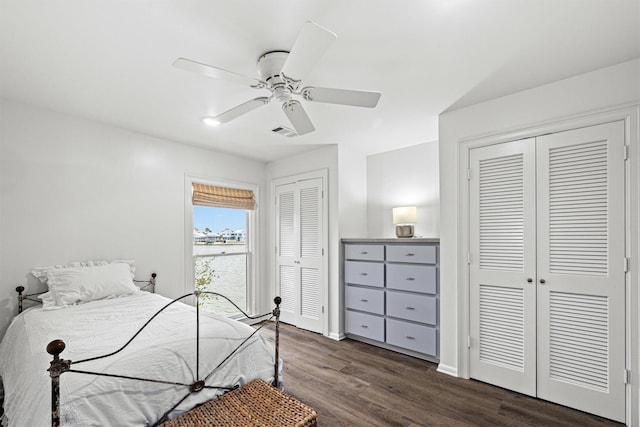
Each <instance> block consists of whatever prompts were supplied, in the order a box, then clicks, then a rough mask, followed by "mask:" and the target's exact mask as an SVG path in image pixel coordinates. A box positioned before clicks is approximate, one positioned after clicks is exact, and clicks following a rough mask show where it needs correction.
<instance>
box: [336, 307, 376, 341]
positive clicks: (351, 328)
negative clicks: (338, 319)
mask: <svg viewBox="0 0 640 427" xmlns="http://www.w3.org/2000/svg"><path fill="white" fill-rule="evenodd" d="M344 329H345V332H346V333H348V334H354V335H359V336H361V337H365V338H369V339H372V340H376V341H384V318H383V317H378V316H374V315H373V314H365V313H356V312H355V311H348V310H347V312H346V313H345V324H344Z"/></svg>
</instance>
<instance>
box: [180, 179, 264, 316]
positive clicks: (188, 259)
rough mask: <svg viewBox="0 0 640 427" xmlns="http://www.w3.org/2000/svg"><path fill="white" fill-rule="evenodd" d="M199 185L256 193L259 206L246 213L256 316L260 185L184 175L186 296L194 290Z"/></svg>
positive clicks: (250, 293) (250, 301)
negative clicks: (196, 191)
mask: <svg viewBox="0 0 640 427" xmlns="http://www.w3.org/2000/svg"><path fill="white" fill-rule="evenodd" d="M194 183H200V184H206V185H214V186H219V187H229V188H238V189H241V190H251V191H253V193H254V196H255V199H256V204H255V208H254V209H253V210H245V211H246V212H247V229H246V233H247V240H246V242H247V252H248V253H247V285H246V286H247V289H246V292H247V307H246V310H247V313H248V314H250V315H253V314H256V313H257V308H258V301H259V298H260V295H259V293H258V289H257V285H256V283H257V280H256V278H257V277H258V275H257V273H258V271H259V266H258V260H260V256H259V248H260V245H259V243H260V242H259V236H258V224H259V223H260V203H259V200H260V194H259V187H258V185H257V184H250V183H245V182H237V181H224V180H219V179H214V178H205V177H202V176H196V175H189V174H185V192H184V193H185V211H184V242H185V245H184V293H185V294H191V293H193V291H194V289H195V274H194V258H193V227H194V224H193V200H192V192H193V184H194ZM189 303H190V304H192V305H194V304H195V298H193V297H192V298H190V301H189Z"/></svg>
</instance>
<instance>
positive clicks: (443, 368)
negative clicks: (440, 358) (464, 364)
mask: <svg viewBox="0 0 640 427" xmlns="http://www.w3.org/2000/svg"><path fill="white" fill-rule="evenodd" d="M437 371H438V372H441V373H443V374H447V375H451V376H452V377H457V376H458V369H457V368H455V367H453V366H448V365H444V364H442V363H440V364H438V369H437Z"/></svg>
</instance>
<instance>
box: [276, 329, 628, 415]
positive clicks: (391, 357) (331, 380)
mask: <svg viewBox="0 0 640 427" xmlns="http://www.w3.org/2000/svg"><path fill="white" fill-rule="evenodd" d="M280 337H281V357H282V359H283V360H284V368H283V376H284V386H285V391H286V392H288V393H289V394H291V395H293V396H295V397H296V398H298V399H299V400H300V401H302V402H304V403H306V404H307V405H309V406H311V407H313V408H314V409H315V410H316V411H317V412H318V424H319V425H320V426H321V427H342V426H349V427H358V426H375V427H378V426H379V427H391V426H393V427H396V426H397V427H419V426H433V425H437V426H585V427H590V426H594V427H595V426H621V424H619V423H616V422H613V421H610V420H607V419H604V418H600V417H597V416H594V415H590V414H586V413H584V412H580V411H576V410H574V409H570V408H566V407H564V406H561V405H556V404H553V403H550V402H546V401H543V400H539V399H535V398H532V397H529V396H525V395H522V394H519V393H514V392H511V391H509V390H505V389H502V388H500V387H495V386H492V385H490V384H485V383H482V382H479V381H474V380H465V379H462V378H455V377H451V376H449V375H446V374H442V373H440V372H437V365H436V364H434V363H431V362H427V361H424V360H420V359H416V358H413V357H409V356H406V355H403V354H399V353H395V352H392V351H388V350H385V349H382V348H378V347H374V346H370V345H367V344H365V343H362V342H358V341H353V340H349V339H346V340H342V341H335V340H331V339H329V338H325V337H323V336H321V335H319V334H314V333H311V332H307V331H304V330H301V329H298V328H295V327H293V326H289V325H282V329H281V334H280Z"/></svg>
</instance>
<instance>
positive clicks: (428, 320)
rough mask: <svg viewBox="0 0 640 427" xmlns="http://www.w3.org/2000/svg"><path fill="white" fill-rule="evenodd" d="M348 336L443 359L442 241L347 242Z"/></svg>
mask: <svg viewBox="0 0 640 427" xmlns="http://www.w3.org/2000/svg"><path fill="white" fill-rule="evenodd" d="M342 244H343V254H344V281H343V283H344V309H345V310H344V322H345V325H344V327H345V333H346V334H347V336H348V337H349V338H352V339H356V340H359V341H364V342H366V343H368V344H373V345H377V346H380V347H384V348H387V349H390V350H394V351H397V352H400V353H404V354H408V355H410V356H415V357H419V358H421V359H426V360H431V361H434V362H438V361H439V355H440V353H439V350H440V346H439V330H438V329H439V319H440V316H439V290H440V289H439V285H440V284H439V281H440V280H439V264H438V260H439V246H440V240H439V239H406V240H404V239H342Z"/></svg>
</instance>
